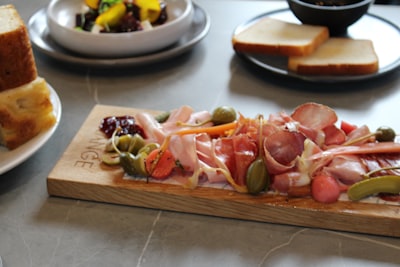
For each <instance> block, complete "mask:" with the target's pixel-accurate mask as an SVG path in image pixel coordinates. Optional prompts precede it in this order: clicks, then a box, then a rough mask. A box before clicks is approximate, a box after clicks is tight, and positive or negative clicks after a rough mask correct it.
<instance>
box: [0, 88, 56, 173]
mask: <svg viewBox="0 0 400 267" xmlns="http://www.w3.org/2000/svg"><path fill="white" fill-rule="evenodd" d="M47 86H48V87H49V89H50V100H51V103H52V104H53V112H54V116H55V117H56V123H55V124H54V125H53V126H52V127H51V128H50V129H48V130H46V131H44V132H41V133H39V134H38V135H37V136H35V137H34V138H32V139H31V140H29V141H28V142H26V143H25V144H23V145H21V146H19V147H17V148H16V149H13V150H8V149H6V148H5V147H3V146H0V174H3V173H5V172H7V171H9V170H11V169H12V168H14V167H15V166H17V165H19V164H20V163H22V162H24V161H25V160H26V159H27V158H29V157H30V156H31V155H32V154H34V153H35V152H36V151H37V150H39V148H41V147H42V146H43V145H44V144H45V143H46V142H47V140H49V138H50V137H51V136H52V135H53V134H54V132H55V130H56V129H57V127H58V124H59V122H60V119H61V101H60V98H59V97H58V95H57V93H56V91H54V89H53V88H52V87H51V86H50V85H49V84H47Z"/></svg>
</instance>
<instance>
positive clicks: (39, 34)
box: [28, 3, 211, 68]
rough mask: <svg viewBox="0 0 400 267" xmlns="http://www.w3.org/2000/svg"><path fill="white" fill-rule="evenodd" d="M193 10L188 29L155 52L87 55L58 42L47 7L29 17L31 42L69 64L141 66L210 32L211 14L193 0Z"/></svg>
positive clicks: (174, 53)
mask: <svg viewBox="0 0 400 267" xmlns="http://www.w3.org/2000/svg"><path fill="white" fill-rule="evenodd" d="M193 8H194V14H193V20H192V23H191V25H190V28H189V30H188V31H187V32H186V33H185V34H184V35H183V36H182V37H181V39H180V40H179V41H178V42H177V43H175V44H174V45H172V46H170V47H167V48H165V49H163V50H161V51H157V52H155V53H149V54H145V55H140V56H133V57H125V58H93V57H84V56H81V55H78V54H76V53H73V52H71V51H68V50H66V49H64V48H63V47H61V46H59V45H58V44H57V43H56V42H55V41H54V40H53V39H52V37H51V36H50V34H49V32H48V29H47V22H46V10H45V9H41V10H39V11H37V12H36V13H35V14H33V15H32V17H31V18H30V19H29V23H28V30H29V34H30V38H31V42H32V45H33V47H34V48H35V49H37V50H38V51H39V52H41V53H43V54H44V55H46V56H48V57H50V58H52V59H55V60H58V61H62V62H66V63H69V64H73V65H74V66H76V64H79V65H81V66H85V67H93V68H109V67H127V66H130V67H132V66H142V65H146V64H151V63H154V62H159V61H161V60H166V59H169V58H171V57H174V56H178V55H180V54H183V53H184V52H186V51H189V50H190V49H191V48H192V47H193V46H195V45H196V44H197V43H198V42H200V41H201V40H202V39H203V38H204V37H206V36H207V34H208V31H209V29H210V25H211V22H210V17H209V15H208V14H207V13H206V12H205V10H204V9H202V8H201V7H199V6H198V5H196V4H195V3H193Z"/></svg>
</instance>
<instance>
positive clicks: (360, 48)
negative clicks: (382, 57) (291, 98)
mask: <svg viewBox="0 0 400 267" xmlns="http://www.w3.org/2000/svg"><path fill="white" fill-rule="evenodd" d="M288 69H289V70H291V71H294V72H296V73H299V74H307V75H362V74H371V73H375V72H377V71H378V69H379V62H378V56H377V55H376V53H375V50H374V46H373V43H372V41H370V40H356V39H351V38H340V37H336V38H335V37H332V38H330V39H329V40H328V41H326V42H325V43H324V44H323V45H321V46H320V47H319V48H318V49H317V50H316V51H315V52H314V53H313V54H311V55H308V56H300V57H290V58H289V61H288Z"/></svg>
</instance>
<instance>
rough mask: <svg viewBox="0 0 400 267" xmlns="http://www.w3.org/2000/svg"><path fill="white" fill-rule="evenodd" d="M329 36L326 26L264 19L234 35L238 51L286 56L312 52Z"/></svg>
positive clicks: (234, 45)
mask: <svg viewBox="0 0 400 267" xmlns="http://www.w3.org/2000/svg"><path fill="white" fill-rule="evenodd" d="M328 38H329V30H328V28H327V27H325V26H312V25H305V24H295V23H290V22H286V21H281V20H278V19H273V18H269V17H266V18H263V19H260V20H259V21H257V22H255V23H254V24H251V25H250V26H248V27H247V28H245V29H244V30H242V31H240V32H238V33H236V34H234V36H233V37H232V45H233V48H234V49H235V51H238V52H243V53H260V54H269V55H283V56H303V55H309V54H311V53H312V52H314V50H315V49H316V48H317V47H318V46H319V45H321V44H322V43H323V42H325V41H326V40H327V39H328Z"/></svg>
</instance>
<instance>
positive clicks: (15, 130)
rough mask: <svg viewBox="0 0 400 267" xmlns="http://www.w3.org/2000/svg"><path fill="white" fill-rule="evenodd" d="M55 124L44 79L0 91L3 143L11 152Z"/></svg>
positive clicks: (0, 133) (0, 122)
mask: <svg viewBox="0 0 400 267" xmlns="http://www.w3.org/2000/svg"><path fill="white" fill-rule="evenodd" d="M55 122H56V118H55V116H54V114H53V105H52V103H51V99H50V91H49V88H48V87H47V84H46V82H45V80H44V79H43V78H41V77H37V78H36V79H35V80H34V81H32V82H30V83H28V84H25V85H23V86H20V87H17V88H14V89H13V90H6V91H3V92H0V143H1V144H2V145H5V146H6V147H7V148H8V149H15V148H17V147H18V146H20V145H22V144H24V143H26V142H27V141H29V140H30V139H32V138H33V137H35V136H36V135H37V134H38V133H39V132H41V131H42V130H45V129H48V128H50V127H51V126H52V125H54V124H55Z"/></svg>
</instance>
